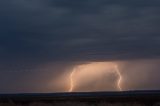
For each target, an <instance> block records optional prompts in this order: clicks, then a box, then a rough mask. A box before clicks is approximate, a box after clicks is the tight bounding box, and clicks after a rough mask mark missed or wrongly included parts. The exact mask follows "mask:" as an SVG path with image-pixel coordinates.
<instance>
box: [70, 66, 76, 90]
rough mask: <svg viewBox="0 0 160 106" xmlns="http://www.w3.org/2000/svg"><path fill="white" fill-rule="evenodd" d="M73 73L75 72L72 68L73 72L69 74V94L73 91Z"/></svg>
mask: <svg viewBox="0 0 160 106" xmlns="http://www.w3.org/2000/svg"><path fill="white" fill-rule="evenodd" d="M75 72H76V68H74V70H73V71H72V72H71V74H70V88H69V92H72V91H73V89H74V81H73V76H74V74H75Z"/></svg>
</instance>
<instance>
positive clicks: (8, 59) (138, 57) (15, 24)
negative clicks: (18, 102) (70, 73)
mask: <svg viewBox="0 0 160 106" xmlns="http://www.w3.org/2000/svg"><path fill="white" fill-rule="evenodd" d="M159 13H160V1H159V0H121V1H120V0H1V1H0V92H48V91H49V92H52V91H53V92H54V91H64V87H59V86H58V85H54V84H53V85H52V86H54V87H53V88H52V87H51V85H50V84H49V83H52V81H53V82H55V81H56V80H57V78H56V77H57V76H61V75H62V74H64V73H65V72H66V71H65V70H66V69H68V68H69V67H72V66H74V64H83V63H85V62H86V61H120V63H119V64H120V65H121V68H122V69H123V70H125V71H122V73H123V74H124V76H125V77H126V78H127V77H128V78H132V77H135V76H133V75H134V74H135V73H136V74H137V73H139V72H140V71H141V70H142V69H141V68H136V69H135V66H136V67H140V66H142V64H143V66H144V67H145V68H144V67H143V72H142V71H141V72H142V74H143V75H149V73H150V76H148V77H144V81H142V82H140V81H139V80H138V78H137V81H133V78H132V82H134V83H131V82H129V81H128V80H126V84H128V88H130V89H159V88H160V86H159V84H158V81H160V78H158V77H159V76H160V71H159V69H160V67H159V64H160V62H159V57H160V48H159V47H160V14H159ZM77 62H78V63H77ZM132 63H134V64H132ZM135 63H138V64H135ZM148 64H149V65H148ZM128 65H129V66H130V68H129V69H128V68H127V67H128ZM62 66H63V67H62ZM149 69H150V70H149ZM131 70H132V71H131ZM134 70H139V71H134ZM145 70H146V71H145ZM151 70H152V71H151ZM124 72H126V73H129V74H126V73H124ZM131 73H132V77H131ZM144 73H146V74H144ZM151 73H152V74H151ZM62 82H63V81H62ZM135 82H136V83H135ZM138 82H139V83H140V84H141V83H144V82H145V83H146V84H145V85H144V86H142V84H141V85H140V84H137V83H138ZM63 83H64V82H63ZM99 83H101V82H99ZM129 83H131V84H129ZM48 84H49V85H48ZM62 85H63V84H62ZM126 89H127V88H126Z"/></svg>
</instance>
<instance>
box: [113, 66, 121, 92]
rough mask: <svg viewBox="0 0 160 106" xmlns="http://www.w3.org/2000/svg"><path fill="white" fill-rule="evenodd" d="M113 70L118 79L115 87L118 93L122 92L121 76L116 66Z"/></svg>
mask: <svg viewBox="0 0 160 106" xmlns="http://www.w3.org/2000/svg"><path fill="white" fill-rule="evenodd" d="M115 70H116V73H117V74H118V76H119V79H118V82H117V87H118V89H119V91H122V88H121V80H122V75H121V73H120V71H119V69H118V66H117V65H115Z"/></svg>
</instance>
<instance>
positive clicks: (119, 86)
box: [68, 64, 122, 92]
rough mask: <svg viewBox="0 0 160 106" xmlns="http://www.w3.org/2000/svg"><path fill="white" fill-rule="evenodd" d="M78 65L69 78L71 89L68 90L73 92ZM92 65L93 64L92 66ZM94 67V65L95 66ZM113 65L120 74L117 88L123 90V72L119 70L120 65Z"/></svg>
mask: <svg viewBox="0 0 160 106" xmlns="http://www.w3.org/2000/svg"><path fill="white" fill-rule="evenodd" d="M77 67H78V66H76V67H75V68H74V69H73V71H72V72H71V73H70V76H69V79H70V88H69V90H68V92H73V90H74V87H75V82H74V80H75V79H74V75H75V73H76V71H77ZM91 67H92V66H91ZM93 67H94V66H93ZM111 67H113V68H114V71H115V72H116V74H117V75H118V77H119V78H118V81H117V88H118V89H119V91H122V87H121V81H122V75H121V73H120V71H119V68H118V66H117V65H115V64H113V66H112V65H111Z"/></svg>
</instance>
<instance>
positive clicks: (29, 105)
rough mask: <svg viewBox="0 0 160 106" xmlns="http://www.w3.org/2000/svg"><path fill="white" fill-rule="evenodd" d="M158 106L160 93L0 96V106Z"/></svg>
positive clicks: (130, 92) (126, 92) (125, 92)
mask: <svg viewBox="0 0 160 106" xmlns="http://www.w3.org/2000/svg"><path fill="white" fill-rule="evenodd" d="M12 105H13V106H23V105H24V106H64V105H65V106H160V91H124V92H73V93H36V94H34V93H30V94H0V106H12Z"/></svg>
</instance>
